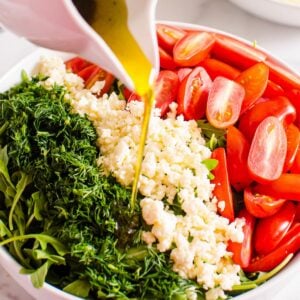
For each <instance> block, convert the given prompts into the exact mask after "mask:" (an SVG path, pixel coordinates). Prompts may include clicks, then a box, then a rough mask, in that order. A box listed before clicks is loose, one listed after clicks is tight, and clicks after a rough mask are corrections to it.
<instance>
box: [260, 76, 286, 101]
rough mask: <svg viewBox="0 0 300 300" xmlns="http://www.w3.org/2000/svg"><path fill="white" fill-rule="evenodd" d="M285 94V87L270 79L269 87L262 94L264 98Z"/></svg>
mask: <svg viewBox="0 0 300 300" xmlns="http://www.w3.org/2000/svg"><path fill="white" fill-rule="evenodd" d="M283 95H284V90H283V88H282V87H281V86H280V85H278V84H276V83H275V82H273V81H272V80H268V84H267V87H266V89H265V91H264V93H263V95H262V96H263V97H264V98H274V97H278V96H283Z"/></svg>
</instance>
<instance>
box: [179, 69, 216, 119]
mask: <svg viewBox="0 0 300 300" xmlns="http://www.w3.org/2000/svg"><path fill="white" fill-rule="evenodd" d="M211 85H212V81H211V79H210V77H209V75H208V74H207V72H206V71H205V69H204V68H202V67H196V68H194V70H193V71H192V72H191V73H190V74H189V75H188V76H186V77H185V78H184V79H183V81H182V82H181V83H180V86H179V91H178V98H177V102H178V108H177V112H178V114H183V115H184V117H185V119H186V120H199V119H201V118H202V117H203V116H204V115H205V110H206V103H207V97H208V92H209V90H210V88H211Z"/></svg>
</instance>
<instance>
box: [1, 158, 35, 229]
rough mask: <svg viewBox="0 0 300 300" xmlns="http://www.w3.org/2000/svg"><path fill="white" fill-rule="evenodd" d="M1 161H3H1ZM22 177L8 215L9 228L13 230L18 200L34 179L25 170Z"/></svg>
mask: <svg viewBox="0 0 300 300" xmlns="http://www.w3.org/2000/svg"><path fill="white" fill-rule="evenodd" d="M0 162H1V161H0ZM20 175H21V178H20V180H19V181H18V183H17V186H16V194H15V196H14V199H13V203H12V206H11V209H10V212H9V216H8V224H9V229H10V230H13V229H14V226H13V215H14V210H15V208H16V205H17V204H18V201H19V199H20V197H21V195H22V193H23V192H24V190H25V188H26V187H27V185H29V184H30V183H31V181H32V178H31V176H30V175H27V174H25V173H23V172H21V174H20Z"/></svg>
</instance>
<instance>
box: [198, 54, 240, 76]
mask: <svg viewBox="0 0 300 300" xmlns="http://www.w3.org/2000/svg"><path fill="white" fill-rule="evenodd" d="M201 66H202V67H203V68H204V69H205V70H206V71H207V73H208V75H209V76H210V78H211V79H212V80H214V79H215V78H216V77H218V76H222V77H226V78H228V79H235V78H237V77H238V76H239V75H240V73H241V72H240V71H239V70H237V69H236V68H234V67H232V66H230V65H228V64H226V63H224V62H222V61H220V60H217V59H213V58H206V59H204V60H203V61H202V63H201Z"/></svg>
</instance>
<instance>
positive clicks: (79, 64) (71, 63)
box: [65, 56, 92, 74]
mask: <svg viewBox="0 0 300 300" xmlns="http://www.w3.org/2000/svg"><path fill="white" fill-rule="evenodd" d="M91 64H92V63H91V62H89V61H87V60H85V59H83V58H81V57H79V56H76V57H73V58H71V59H69V60H67V61H66V62H65V65H66V69H67V70H70V71H71V72H73V73H75V74H77V73H78V72H79V71H81V70H83V69H85V68H86V67H88V66H90V65H91Z"/></svg>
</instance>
